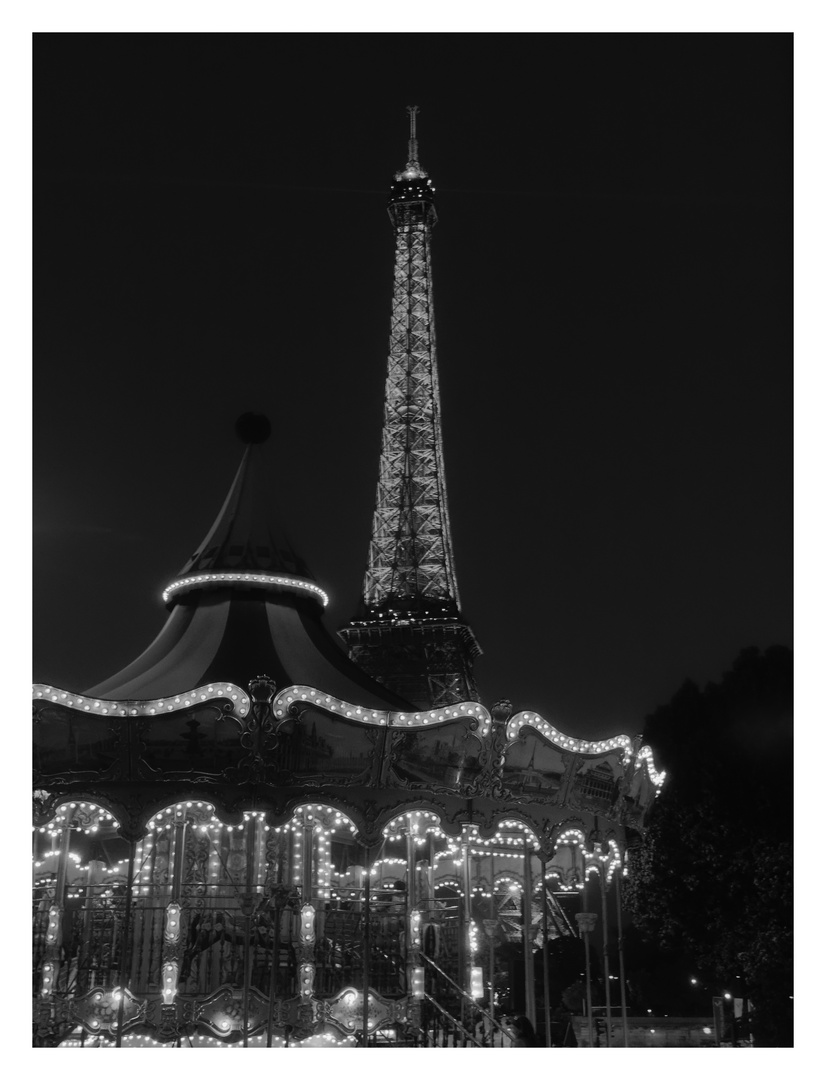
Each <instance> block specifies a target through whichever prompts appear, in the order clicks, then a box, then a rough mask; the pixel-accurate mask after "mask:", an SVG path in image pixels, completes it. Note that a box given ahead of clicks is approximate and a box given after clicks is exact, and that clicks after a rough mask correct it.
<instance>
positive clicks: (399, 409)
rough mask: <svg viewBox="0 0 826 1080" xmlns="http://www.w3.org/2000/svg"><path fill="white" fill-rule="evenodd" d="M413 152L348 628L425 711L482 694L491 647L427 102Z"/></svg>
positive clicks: (393, 216) (359, 652) (400, 187)
mask: <svg viewBox="0 0 826 1080" xmlns="http://www.w3.org/2000/svg"><path fill="white" fill-rule="evenodd" d="M407 111H408V113H409V116H410V137H409V142H408V161H407V164H406V166H405V168H404V169H402V170H401V171H400V172H397V173H396V175H395V181H394V183H393V186H392V188H391V192H390V200H389V204H388V212H389V215H390V220H391V222H392V223H393V228H394V232H395V238H396V258H395V269H394V278H393V307H392V314H391V320H390V347H389V356H388V364H387V381H386V386H385V406H384V428H383V435H382V446H381V457H380V461H379V479H378V486H377V489H376V504H375V511H374V514H373V529H372V536H371V540H370V548H369V555H368V563H367V571H366V573H365V577H364V587H363V593H362V602H361V605H360V609H359V612H358V615H357V616H356V618H355V619H353V620H351V622H349V623H348V624H347V626H345V627H344V628H343V629H342V630H341V636H342V637H343V639H344V640H345V642H346V643H347V645H348V647H349V650H350V656H351V657H352V659H353V660H355V661H356V663H358V664H359V665H360V666H361V667H362V668H364V669H365V670H366V671H367V672H368V673H369V674H371V675H372V676H373V678H375V679H377V680H378V681H379V682H382V683H383V684H384V685H385V686H387V687H388V688H390V689H392V690H393V691H394V692H395V693H397V694H400V695H401V696H403V697H405V698H407V699H408V700H409V701H411V702H412V703H413V704H415V705H416V706H418V707H420V708H428V707H435V706H442V705H448V704H451V703H453V702H456V701H468V700H476V701H478V700H479V695H478V691H477V689H476V684H475V682H474V679H473V670H472V668H473V660H474V658H475V657H476V656H478V655H479V654H480V653H481V649H480V648H479V646H478V644H477V643H476V639H475V637H474V635H473V632H472V631H471V629H470V627H469V626H468V625H467V623H466V622H465V621H464V619H463V618H462V616H461V611H460V606H459V590H458V586H457V583H456V568H455V565H454V559H453V550H452V542H451V534H450V520H449V517H448V509H447V489H446V485H445V469H444V460H443V451H442V425H441V411H440V402H439V382H438V373H437V368H436V334H435V325H434V315H433V278H432V268H431V253H430V249H431V233H432V229H433V226H434V225H435V224H436V220H437V218H436V208H435V206H434V189H433V184H432V182H431V180H430V179H429V177H428V174H427V172H425V170H424V169H423V168H422V166H421V164H420V162H419V147H418V139H417V136H416V115H417V113H418V111H419V110H418V106H415V105H414V106H408V110H407Z"/></svg>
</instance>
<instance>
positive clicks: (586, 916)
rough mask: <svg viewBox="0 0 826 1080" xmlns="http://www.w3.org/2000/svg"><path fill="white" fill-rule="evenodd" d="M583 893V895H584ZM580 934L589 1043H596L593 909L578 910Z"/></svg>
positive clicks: (595, 920) (594, 924) (594, 916)
mask: <svg viewBox="0 0 826 1080" xmlns="http://www.w3.org/2000/svg"><path fill="white" fill-rule="evenodd" d="M584 895H585V894H584V893H583V897H584ZM576 921H577V926H578V927H579V934H580V937H581V938H582V940H583V941H584V942H585V998H586V1001H587V1009H588V1012H587V1016H588V1045H589V1046H593V1045H594V1009H593V1005H592V1003H591V948H590V940H589V939H590V935H591V933H592V931H593V930H594V927H595V926H596V925H597V917H596V913H595V912H593V911H578V912H577V914H576Z"/></svg>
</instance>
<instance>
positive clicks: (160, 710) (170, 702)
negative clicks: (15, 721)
mask: <svg viewBox="0 0 826 1080" xmlns="http://www.w3.org/2000/svg"><path fill="white" fill-rule="evenodd" d="M32 697H33V698H42V699H44V700H46V701H54V702H56V703H57V704H58V705H65V706H66V707H67V708H69V709H76V710H77V711H78V712H87V713H93V714H97V715H98V716H158V715H163V714H165V713H171V712H178V711H179V710H180V709H188V708H189V707H190V706H191V705H199V704H200V703H201V702H202V701H214V700H216V699H221V698H225V699H227V700H229V701H231V702H232V703H233V711H234V712H235V713H236V715H237V716H246V715H247V713H248V712H249V697H248V696H247V694H246V693H245V692H244V691H243V690H242V689H241V688H240V687H238V686H235V685H234V683H210V684H209V685H208V686H199V687H197V688H196V689H195V690H187V691H186V693H183V694H175V695H174V697H165V698H152V699H150V700H145V699H144V700H140V701H138V700H134V699H126V700H124V701H104V700H103V699H101V698H90V697H83V695H82V694H72V693H69V691H67V690H61V689H60V688H59V687H57V686H46V685H45V684H43V683H35V684H34V686H33V687H32Z"/></svg>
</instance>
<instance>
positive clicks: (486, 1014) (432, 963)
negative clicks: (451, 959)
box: [422, 953, 513, 1039]
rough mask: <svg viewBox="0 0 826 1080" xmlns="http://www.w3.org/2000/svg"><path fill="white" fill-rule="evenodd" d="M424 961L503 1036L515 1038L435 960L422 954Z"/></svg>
mask: <svg viewBox="0 0 826 1080" xmlns="http://www.w3.org/2000/svg"><path fill="white" fill-rule="evenodd" d="M422 959H423V960H424V961H425V963H427V964H430V966H431V967H432V968H434V969H435V970H436V971H437V972H438V973H439V974H440V975H441V976H442V978H443V979H445V980H446V981H447V982H449V983H450V985H451V986H452V987H453V989H454V990H458V992H459V993H460V994H461V995H462V997H463V998H465V1000H466V1001H469V1002H470V1003H471V1005H472V1006H473V1007H474V1009H478V1010H479V1012H480V1013H481V1014H482V1015H483V1016H484V1017H485V1018H486V1019H488V1020H490V1022H491V1023H492V1024H493V1026H494V1027H496V1028H498V1029H499V1030H500V1031H501V1032H502V1034H503V1035H505V1036H507V1038H509V1039H512V1038H513V1036H512V1035H511V1033H510V1032H509V1031H508V1030H507V1028H504V1027H502V1025H501V1024H500V1023H499V1021H498V1020H497V1019H496V1017H494V1016H491V1014H490V1013H489V1012H488V1011H487V1009H484V1008H483V1007H482V1006H481V1005H480V1004H479V1002H478V1000H477V999H476V998H473V997H471V996H470V994H469V993H468V992H467V990H463V989H462V987H461V986H459V984H458V983H455V982H454V981H453V979H451V977H450V976H449V975H448V974H447V973H446V972H444V971H442V969H441V968H440V967H439V965H438V964H437V963H436V961H435V960H432V959H431V958H430V957H429V956H427V955H425V954H424V953H423V954H422Z"/></svg>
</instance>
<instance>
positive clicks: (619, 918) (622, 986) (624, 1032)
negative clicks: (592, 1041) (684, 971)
mask: <svg viewBox="0 0 826 1080" xmlns="http://www.w3.org/2000/svg"><path fill="white" fill-rule="evenodd" d="M617 952H618V953H619V977H620V1010H621V1014H622V1045H623V1046H628V1006H627V1003H626V1000H625V950H624V948H623V936H622V856H621V855H620V864H619V869H618V871H617Z"/></svg>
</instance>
